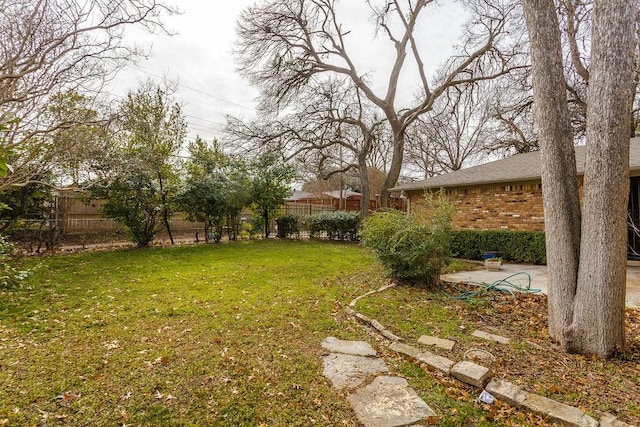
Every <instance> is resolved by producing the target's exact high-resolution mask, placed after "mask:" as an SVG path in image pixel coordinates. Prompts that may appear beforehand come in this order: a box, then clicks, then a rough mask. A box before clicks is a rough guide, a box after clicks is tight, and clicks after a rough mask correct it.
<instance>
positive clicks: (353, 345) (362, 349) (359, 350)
mask: <svg viewBox="0 0 640 427" xmlns="http://www.w3.org/2000/svg"><path fill="white" fill-rule="evenodd" d="M322 347H323V348H325V349H327V350H329V351H330V352H332V353H343V354H351V355H354V356H375V355H376V351H375V350H374V349H373V347H371V344H369V343H367V342H364V341H345V340H340V339H338V338H335V337H329V338H327V339H325V340H324V341H323V342H322Z"/></svg>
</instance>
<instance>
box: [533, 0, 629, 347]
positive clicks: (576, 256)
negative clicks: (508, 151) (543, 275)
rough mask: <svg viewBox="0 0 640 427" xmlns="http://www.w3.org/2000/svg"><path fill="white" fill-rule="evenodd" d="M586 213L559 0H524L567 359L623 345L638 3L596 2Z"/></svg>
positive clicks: (556, 303) (554, 290)
mask: <svg viewBox="0 0 640 427" xmlns="http://www.w3.org/2000/svg"><path fill="white" fill-rule="evenodd" d="M593 4H594V8H593V21H592V24H591V25H592V36H591V42H590V44H591V57H590V67H589V92H588V98H587V127H586V129H587V131H586V132H587V160H586V165H585V177H584V203H583V215H582V218H581V215H580V201H579V196H578V182H577V174H576V166H575V153H574V149H573V132H572V128H571V121H570V115H569V108H568V104H567V97H566V84H565V78H564V75H563V60H562V59H563V55H562V47H561V32H560V26H559V21H558V16H557V14H556V9H555V6H554V3H553V0H525V1H524V10H525V16H526V20H527V28H528V31H529V34H530V42H531V53H532V64H533V65H532V68H533V88H534V102H535V111H536V121H537V125H538V129H539V141H540V148H541V159H542V185H543V197H544V209H545V229H546V235H547V264H548V266H549V332H550V334H551V336H552V337H553V338H555V339H557V340H558V341H559V342H560V343H561V344H562V346H563V348H564V349H565V350H567V351H571V352H579V353H587V354H596V355H598V356H602V357H608V356H610V355H611V354H612V353H613V352H614V351H615V350H616V348H617V347H619V346H622V345H623V344H624V304H625V287H626V215H627V203H628V200H627V199H628V194H629V187H628V186H629V169H628V167H629V132H628V131H629V127H630V125H629V123H630V118H631V116H630V114H629V112H630V111H631V106H632V100H633V93H634V89H635V88H634V75H635V70H636V68H635V66H636V64H634V58H635V51H636V48H637V41H636V38H635V22H636V17H637V10H638V9H637V7H638V5H637V3H636V2H629V1H627V0H594V2H593Z"/></svg>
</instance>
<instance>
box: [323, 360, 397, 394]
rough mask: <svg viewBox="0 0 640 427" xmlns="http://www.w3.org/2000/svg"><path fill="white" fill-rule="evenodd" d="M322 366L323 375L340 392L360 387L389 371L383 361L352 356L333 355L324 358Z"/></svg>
mask: <svg viewBox="0 0 640 427" xmlns="http://www.w3.org/2000/svg"><path fill="white" fill-rule="evenodd" d="M322 364H323V366H324V370H323V372H322V373H323V374H324V376H325V377H327V378H329V380H330V381H331V384H332V385H333V387H334V388H336V389H338V390H342V389H344V388H347V387H349V388H353V387H358V386H359V385H361V384H362V383H364V381H365V380H366V379H367V378H369V377H370V376H372V375H375V374H377V373H378V372H388V371H389V368H387V365H386V364H385V363H384V361H382V360H381V359H377V358H371V357H363V356H353V355H350V354H337V353H331V354H330V355H328V356H325V357H324V359H323V361H322Z"/></svg>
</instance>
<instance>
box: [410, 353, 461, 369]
mask: <svg viewBox="0 0 640 427" xmlns="http://www.w3.org/2000/svg"><path fill="white" fill-rule="evenodd" d="M418 360H419V361H420V362H422V363H424V364H426V365H429V366H431V367H432V368H434V369H437V370H439V371H442V372H444V373H445V374H447V375H449V374H450V373H451V368H453V365H455V363H456V362H454V361H453V360H449V359H447V358H446V357H442V356H438V355H437V354H433V353H431V352H428V351H423V352H420V354H419V355H418Z"/></svg>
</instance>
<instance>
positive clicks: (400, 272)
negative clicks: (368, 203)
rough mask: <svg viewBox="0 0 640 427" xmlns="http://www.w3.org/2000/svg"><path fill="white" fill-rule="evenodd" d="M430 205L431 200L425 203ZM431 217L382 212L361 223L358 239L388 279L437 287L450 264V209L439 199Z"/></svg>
mask: <svg viewBox="0 0 640 427" xmlns="http://www.w3.org/2000/svg"><path fill="white" fill-rule="evenodd" d="M428 202H429V203H433V199H429V200H428ZM433 212H434V214H433V216H432V217H429V218H424V217H417V216H412V215H409V214H405V213H402V212H399V211H382V212H377V213H374V214H373V215H371V216H370V217H369V218H367V220H366V221H365V222H364V225H363V227H362V231H361V235H362V240H363V242H364V244H365V246H367V247H369V248H371V249H372V250H373V251H374V253H375V254H376V256H377V257H378V259H379V260H380V262H381V263H382V264H383V265H384V266H385V268H387V269H388V270H389V272H390V274H391V276H392V277H395V278H398V279H404V280H411V281H424V282H426V283H427V285H430V286H433V285H436V284H438V282H439V280H440V273H441V271H442V269H443V268H444V267H446V266H447V264H448V263H449V261H450V224H451V206H450V205H449V204H448V203H446V201H444V199H443V198H442V197H440V198H439V200H438V201H437V203H435V206H434V209H433Z"/></svg>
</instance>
